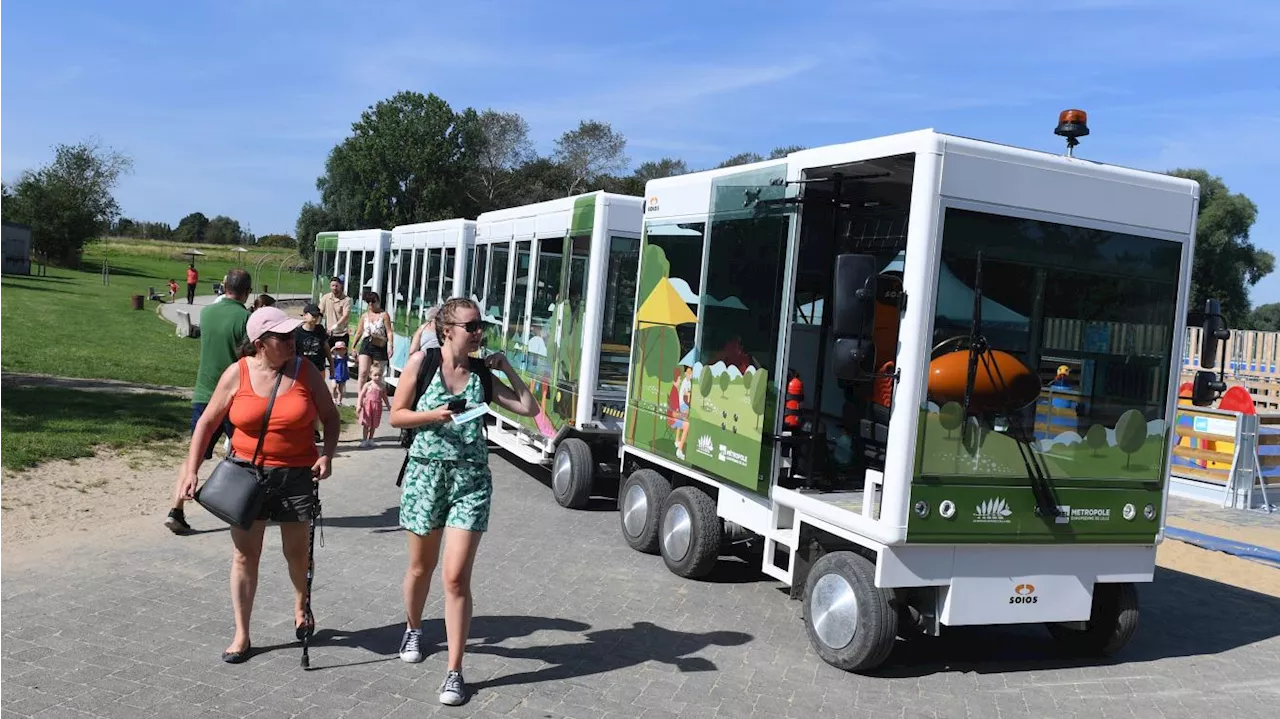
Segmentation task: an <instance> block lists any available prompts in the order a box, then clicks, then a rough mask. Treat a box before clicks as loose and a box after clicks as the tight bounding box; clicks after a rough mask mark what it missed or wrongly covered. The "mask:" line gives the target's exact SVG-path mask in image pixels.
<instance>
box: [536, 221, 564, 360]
mask: <svg viewBox="0 0 1280 719" xmlns="http://www.w3.org/2000/svg"><path fill="white" fill-rule="evenodd" d="M564 244H565V240H564V238H563V237H557V238H554V239H552V238H547V239H543V240H538V281H537V283H536V284H535V285H534V288H533V306H532V307H530V310H531V311H530V315H531V317H532V324H531V325H530V326H529V362H528V367H529V371H531V372H534V373H536V374H537V375H539V376H542V377H547V378H550V377H551V363H552V362H553V361H555V357H556V353H557V352H558V351H559V350H560V347H561V342H562V339H563V338H562V337H561V336H560V330H561V329H562V326H561V323H559V322H557V318H558V315H559V313H560V309H559V308H560V307H561V304H560V303H561V301H562V298H561V296H560V291H561V289H562V288H561V286H560V283H561V279H562V278H563V274H564Z"/></svg>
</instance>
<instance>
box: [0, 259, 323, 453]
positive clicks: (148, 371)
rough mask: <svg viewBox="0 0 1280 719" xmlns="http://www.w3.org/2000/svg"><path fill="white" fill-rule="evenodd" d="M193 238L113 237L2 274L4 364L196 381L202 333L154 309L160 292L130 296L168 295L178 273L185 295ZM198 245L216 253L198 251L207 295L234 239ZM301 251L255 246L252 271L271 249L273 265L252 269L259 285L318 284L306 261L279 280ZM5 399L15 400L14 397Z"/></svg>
mask: <svg viewBox="0 0 1280 719" xmlns="http://www.w3.org/2000/svg"><path fill="white" fill-rule="evenodd" d="M187 247H188V246H186V245H179V244H176V243H159V242H144V241H140V240H109V241H104V242H100V243H94V244H91V245H89V246H88V247H87V248H86V250H85V260H84V263H83V265H82V268H80V269H62V268H49V271H48V276H47V277H19V276H6V277H5V278H4V280H3V282H2V283H0V306H3V318H2V319H3V325H2V329H0V340H2V341H3V344H4V346H5V352H4V353H3V355H2V356H0V367H2V368H3V370H4V371H6V372H39V373H42V374H53V375H59V376H63V377H89V378H95V379H117V380H125V381H128V382H142V383H147V384H169V385H176V386H179V387H190V386H192V385H193V384H194V383H195V374H196V367H197V365H198V362H199V349H200V343H199V340H196V339H180V338H178V337H177V336H176V335H175V334H174V326H173V325H172V324H170V323H169V322H167V321H165V320H164V319H163V318H162V317H160V316H159V315H158V314H157V313H156V312H155V309H156V306H157V304H158V303H156V302H154V301H151V300H147V301H146V304H145V307H146V309H145V310H142V311H137V310H133V309H131V308H130V296H131V295H134V294H142V295H146V292H147V288H148V287H154V288H156V291H157V292H158V293H160V294H161V295H162V296H165V297H167V296H168V290H167V289H166V288H165V283H166V282H167V281H168V280H169V278H171V277H172V278H174V279H176V280H177V281H178V285H179V290H178V294H179V298H180V299H179V301H180V302H182V303H184V304H185V301H186V300H185V297H186V274H185V267H186V259H185V258H184V257H182V255H181V254H180V253H181V251H182V250H184V249H187ZM200 248H201V251H202V252H206V253H208V254H207V255H206V256H205V257H200V258H198V259H197V261H196V269H197V270H198V271H199V272H200V288H199V290H198V292H199V293H200V294H201V295H207V294H210V293H212V291H213V283H214V282H216V281H221V280H222V278H223V277H224V276H225V275H226V273H227V270H229V269H231V268H232V267H233V266H235V264H236V261H235V259H234V256H233V253H232V252H231V251H230V248H228V247H224V246H218V247H214V246H206V245H201V246H200ZM294 256H295V255H294V253H293V251H292V250H288V249H269V250H267V249H264V250H257V249H255V250H253V251H251V252H250V253H248V254H247V256H246V259H245V262H244V264H245V265H246V266H247V268H248V269H249V271H250V272H251V273H252V272H253V271H254V268H255V265H256V264H257V262H258V260H259V259H262V258H266V259H267V261H266V262H265V264H264V265H263V267H264V268H266V270H265V272H264V273H262V274H260V275H259V276H255V277H254V278H253V281H254V288H255V290H260V289H261V287H262V284H263V281H265V282H266V284H267V285H268V286H269V290H270V291H271V293H273V294H275V293H283V292H300V293H307V292H310V291H311V274H310V272H308V271H302V272H289V271H285V272H282V273H280V282H279V283H278V282H277V270H278V269H279V267H280V266H281V263H282V262H284V263H285V266H286V267H288V265H289V264H290V261H291V259H292V258H293V257H294ZM103 259H106V260H107V261H108V262H109V265H110V268H111V280H110V281H111V284H110V285H109V286H104V285H103V284H102V279H101V277H100V270H101V267H102V262H103ZM278 284H282V286H277V285H278ZM6 394H7V393H6ZM4 405H5V409H6V410H7V409H8V402H7V401H6V402H5V403H4ZM6 444H7V443H6Z"/></svg>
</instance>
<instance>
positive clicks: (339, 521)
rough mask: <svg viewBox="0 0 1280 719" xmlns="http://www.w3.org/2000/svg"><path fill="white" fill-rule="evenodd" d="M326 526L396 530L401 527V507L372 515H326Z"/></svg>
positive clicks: (389, 508)
mask: <svg viewBox="0 0 1280 719" xmlns="http://www.w3.org/2000/svg"><path fill="white" fill-rule="evenodd" d="M324 526H326V527H349V528H354V529H372V530H375V531H394V530H398V529H400V507H399V506H398V505H397V506H395V507H388V508H386V509H384V510H382V514H378V515H375V516H372V517H325V518H324Z"/></svg>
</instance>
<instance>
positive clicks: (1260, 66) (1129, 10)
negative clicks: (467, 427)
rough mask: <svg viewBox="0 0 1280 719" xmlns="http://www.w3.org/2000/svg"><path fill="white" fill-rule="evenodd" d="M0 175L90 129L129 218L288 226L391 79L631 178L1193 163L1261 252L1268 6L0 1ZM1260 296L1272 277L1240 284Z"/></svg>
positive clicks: (1275, 136) (1277, 204)
mask: <svg viewBox="0 0 1280 719" xmlns="http://www.w3.org/2000/svg"><path fill="white" fill-rule="evenodd" d="M5 7H6V8H7V9H6V10H5V13H4V15H5V22H4V25H3V38H2V40H3V45H2V48H3V49H2V58H0V59H2V60H3V76H2V84H0V91H2V98H0V100H2V102H3V108H4V110H3V115H2V117H3V135H2V136H0V173H2V174H3V176H4V178H5V179H6V180H10V179H12V178H13V177H14V176H16V175H17V173H18V172H20V171H21V170H22V169H23V168H26V167H31V166H34V165H37V164H40V163H43V162H45V161H47V160H48V158H49V157H50V149H49V148H50V147H51V146H52V145H53V144H55V143H57V142H71V141H75V140H78V139H81V138H84V137H87V136H90V135H94V136H97V137H99V138H100V139H101V140H102V141H103V142H105V143H107V144H109V145H112V146H114V147H116V148H118V149H120V150H123V151H125V152H127V153H128V154H130V155H131V156H132V157H133V158H134V160H135V171H134V173H133V175H131V176H129V177H127V178H125V180H124V181H123V182H122V184H121V186H120V189H119V192H118V198H119V199H120V201H121V204H122V206H123V208H124V210H125V212H126V214H127V215H128V216H131V217H135V218H139V219H153V220H162V221H167V222H170V223H172V224H176V223H177V221H178V219H180V218H181V217H182V216H183V215H185V214H187V213H188V212H192V211H196V210H199V211H202V212H204V213H205V214H206V215H209V216H213V215H215V214H226V215H230V216H232V217H235V218H237V219H239V220H240V221H241V222H242V224H243V223H248V224H249V226H250V228H251V229H252V231H253V232H255V233H257V234H266V233H269V232H287V233H289V234H292V232H293V226H294V221H295V219H296V218H297V213H298V208H299V207H300V206H301V205H302V203H303V202H305V201H307V200H310V199H314V198H315V196H316V193H315V189H314V182H315V178H316V176H317V175H319V174H320V172H321V171H322V169H323V164H324V159H325V155H326V154H327V152H328V151H329V149H330V148H331V147H332V146H333V145H334V144H336V143H337V142H338V141H340V140H341V139H342V137H344V136H345V134H346V133H347V131H348V129H349V127H350V124H351V122H352V121H354V120H355V119H357V118H358V116H359V114H360V112H361V111H362V110H363V109H365V108H366V107H368V106H369V105H371V104H373V103H375V102H377V101H378V100H380V99H383V98H386V97H389V96H390V95H392V94H394V93H395V92H396V91H398V90H402V89H411V90H418V91H421V92H435V93H437V94H438V95H440V96H441V97H443V98H444V99H445V100H447V101H448V102H449V103H450V104H451V105H452V106H454V107H455V109H460V108H462V107H466V106H473V107H476V108H490V107H491V108H495V109H500V110H514V111H518V112H520V113H522V114H523V115H524V116H525V117H526V118H527V119H528V120H529V122H530V124H531V126H532V130H533V139H534V141H535V142H536V144H537V146H538V148H539V150H540V151H543V152H549V151H550V149H551V143H552V141H553V140H554V139H555V137H556V136H558V135H559V134H560V133H561V132H563V131H564V130H565V129H569V128H571V127H573V126H575V125H576V123H577V121H578V120H579V119H582V118H594V119H601V120H605V121H607V122H610V123H612V124H613V126H614V127H615V128H616V129H618V130H620V131H621V132H623V133H624V134H625V135H626V136H627V138H628V139H629V143H628V152H629V155H630V156H631V158H632V161H633V163H639V162H641V161H644V160H647V159H656V158H658V157H662V156H666V155H670V156H676V157H681V158H684V159H685V160H686V161H688V162H689V164H690V166H691V167H694V168H698V167H706V166H710V165H713V164H715V163H717V162H719V161H720V160H722V159H724V158H726V157H728V156H730V155H733V154H736V153H738V152H743V151H747V150H755V151H758V152H761V153H767V152H768V151H769V150H770V149H771V148H773V147H775V146H778V145H785V144H803V145H809V146H815V145H822V144H829V143H835V142H845V141H849V140H854V139H859V138H864V137H873V136H876V135H882V134H888V133H893V132H900V131H905V130H913V129H919V128H923V127H933V128H936V129H938V130H940V131H944V132H952V133H957V134H962V135H968V136H973V137H978V138H982V139H989V140H994V141H998V142H1004V143H1009V144H1015V145H1021V146H1025V147H1032V148H1038V149H1046V150H1051V151H1055V152H1056V151H1060V148H1061V143H1060V138H1057V137H1055V136H1054V135H1053V134H1052V129H1053V125H1054V122H1055V120H1056V117H1057V113H1058V111H1059V110H1061V109H1065V108H1067V107H1081V108H1084V109H1086V110H1087V111H1088V112H1089V117H1090V126H1091V128H1092V130H1093V134H1092V135H1090V136H1089V137H1087V138H1085V140H1084V142H1083V145H1082V146H1081V148H1080V153H1079V154H1081V155H1082V156H1085V157H1089V158H1091V159H1096V160H1101V161H1105V162H1113V163H1118V164H1124V165H1129V166H1134V167H1140V168H1144V169H1152V170H1165V169H1170V168H1173V167H1179V166H1203V167H1206V168H1207V169H1209V170H1210V171H1211V172H1213V173H1215V174H1218V175H1221V176H1222V177H1223V178H1224V179H1225V180H1226V182H1227V184H1228V185H1229V186H1230V187H1231V189H1232V190H1234V191H1237V192H1243V193H1245V194H1247V195H1248V196H1249V197H1251V198H1252V199H1253V200H1254V202H1256V203H1257V205H1258V208H1259V221H1258V223H1257V225H1255V227H1254V231H1253V237H1254V240H1255V241H1256V242H1257V243H1259V244H1260V245H1262V246H1263V247H1265V248H1267V249H1270V250H1272V251H1273V252H1277V254H1280V183H1277V182H1276V179H1275V176H1276V172H1277V170H1280V149H1277V148H1278V147H1280V80H1277V78H1280V42H1277V41H1276V38H1277V37H1280V3H1278V2H1274V1H1273V0H1248V1H1246V0H1228V1H1227V2H1219V3H1206V2H1203V0H1198V1H1195V2H1189V1H1185V0H1074V1H1071V0H1068V1H1067V2H1044V1H1043V0H968V1H966V2H959V1H956V2H949V1H945V0H859V1H858V2H836V3H813V4H808V3H805V4H799V3H786V2H777V1H776V0H775V1H773V2H751V1H749V0H732V1H730V2H720V1H716V2H711V1H709V0H708V1H705V2H689V1H688V0H685V1H684V2H663V1H660V0H651V1H650V2H645V3H640V4H635V3H606V2H599V1H598V0H597V1H596V2H583V3H571V2H552V1H550V0H547V1H544V2H540V3H524V2H521V3H517V2H506V3H501V2H484V1H482V0H464V1H462V2H458V1H457V0H454V1H453V2H448V3H437V2H425V1H420V2H364V3H353V2H338V1H335V0H310V1H308V2H286V1H285V0H221V1H219V2H205V1H190V0H189V1H187V2H180V3H174V2H154V1H152V0H139V1H134V2H124V3H106V4H104V3H95V2H87V1H85V0H41V1H40V2H33V1H32V0H22V1H18V2H10V3H7V4H6V6H5ZM1253 299H1254V301H1255V302H1256V303H1261V302H1277V301H1280V273H1276V274H1273V275H1272V276H1270V277H1268V278H1266V279H1264V280H1263V281H1262V283H1260V284H1259V285H1258V286H1257V287H1255V288H1254V292H1253Z"/></svg>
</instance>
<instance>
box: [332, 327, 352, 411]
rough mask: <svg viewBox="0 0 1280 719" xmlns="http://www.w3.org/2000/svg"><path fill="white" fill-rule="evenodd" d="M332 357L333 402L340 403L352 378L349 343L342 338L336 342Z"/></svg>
mask: <svg viewBox="0 0 1280 719" xmlns="http://www.w3.org/2000/svg"><path fill="white" fill-rule="evenodd" d="M330 359H331V360H332V361H331V362H330V364H329V381H331V382H332V383H333V402H334V404H338V405H340V404H342V398H343V396H345V395H346V393H347V380H349V379H351V367H349V366H348V365H347V343H346V342H343V341H341V340H339V341H337V342H334V343H333V351H332V353H331V354H330Z"/></svg>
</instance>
